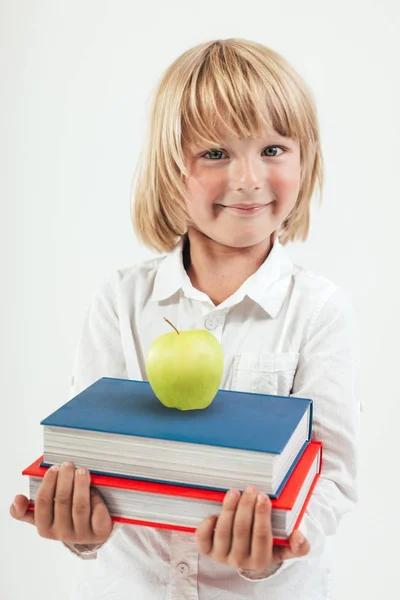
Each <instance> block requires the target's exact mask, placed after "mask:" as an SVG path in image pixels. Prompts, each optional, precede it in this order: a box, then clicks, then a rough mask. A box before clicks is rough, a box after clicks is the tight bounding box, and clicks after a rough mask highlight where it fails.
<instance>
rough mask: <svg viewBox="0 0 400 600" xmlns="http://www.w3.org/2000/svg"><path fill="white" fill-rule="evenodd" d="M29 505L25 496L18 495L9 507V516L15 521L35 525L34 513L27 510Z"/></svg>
mask: <svg viewBox="0 0 400 600" xmlns="http://www.w3.org/2000/svg"><path fill="white" fill-rule="evenodd" d="M29 504H30V501H29V500H28V498H27V497H26V496H23V495H22V494H18V495H17V496H15V498H14V502H13V503H12V504H11V506H10V515H11V516H12V517H13V519H16V520H17V521H23V522H24V523H30V524H31V525H33V524H34V523H35V511H34V510H30V509H29V508H28V506H29Z"/></svg>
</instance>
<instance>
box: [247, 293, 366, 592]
mask: <svg viewBox="0 0 400 600" xmlns="http://www.w3.org/2000/svg"><path fill="white" fill-rule="evenodd" d="M358 359H359V344H358V333H357V324H356V319H355V315H354V311H353V307H352V303H351V301H350V299H349V297H348V295H347V294H346V293H345V291H344V290H341V289H337V290H336V291H335V292H334V293H332V294H331V295H330V296H329V298H328V299H327V300H326V301H322V302H320V304H319V306H318V307H317V309H316V310H315V311H314V314H313V315H312V316H311V319H310V320H309V323H308V326H307V329H306V334H305V337H304V342H303V347H302V348H301V349H300V356H299V362H298V366H297V370H296V374H295V378H294V383H293V389H292V394H291V395H292V396H301V397H305V398H311V399H312V400H313V431H312V439H314V440H318V441H320V442H322V471H321V476H320V478H319V480H318V482H317V485H316V486H315V489H314V493H313V494H312V496H311V498H310V501H309V504H308V507H307V510H306V512H305V514H304V516H303V519H302V521H301V524H300V527H299V529H300V531H301V532H302V533H303V534H304V536H305V537H306V538H307V540H308V541H309V543H310V552H309V553H308V554H307V555H306V556H304V557H299V558H294V559H290V560H286V561H284V562H283V564H282V565H281V566H280V567H279V568H277V569H273V570H272V572H271V571H266V572H264V573H263V572H258V571H243V570H239V575H241V576H242V577H244V578H245V579H248V580H254V581H260V580H262V579H266V578H268V577H276V576H278V575H279V573H281V572H282V571H284V570H285V569H287V568H288V567H290V565H291V564H293V563H294V562H297V561H299V560H304V559H308V558H310V557H313V556H316V555H318V554H320V553H321V552H322V549H323V547H324V543H325V538H326V536H329V535H334V534H336V532H337V528H338V526H339V523H340V521H341V519H342V517H343V515H345V514H346V513H348V512H349V511H350V510H351V509H352V508H353V507H354V505H355V503H356V502H357V494H358V477H357V466H358V452H357V448H358V439H359V424H360V402H359V399H358V394H357V391H356V390H357V382H358V362H359V361H358Z"/></svg>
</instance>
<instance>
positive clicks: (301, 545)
mask: <svg viewBox="0 0 400 600" xmlns="http://www.w3.org/2000/svg"><path fill="white" fill-rule="evenodd" d="M288 542H289V546H274V551H273V556H274V560H276V561H282V560H288V559H289V558H296V557H299V556H305V555H306V554H308V553H309V551H310V544H309V542H308V540H307V539H306V538H305V537H304V535H303V534H302V533H301V531H300V530H298V529H296V530H295V531H293V532H292V533H291V535H290V536H289V539H288Z"/></svg>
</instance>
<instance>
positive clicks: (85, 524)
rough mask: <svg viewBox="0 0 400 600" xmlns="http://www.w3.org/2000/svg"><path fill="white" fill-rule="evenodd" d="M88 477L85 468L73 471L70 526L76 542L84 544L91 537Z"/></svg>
mask: <svg viewBox="0 0 400 600" xmlns="http://www.w3.org/2000/svg"><path fill="white" fill-rule="evenodd" d="M90 511H91V506H90V475H89V471H88V470H87V469H86V468H85V467H78V468H77V469H75V479H74V486H73V496H72V524H73V529H74V531H75V534H76V541H77V543H79V542H80V541H81V543H84V541H87V540H89V539H90V537H91V534H92V532H91V525H90Z"/></svg>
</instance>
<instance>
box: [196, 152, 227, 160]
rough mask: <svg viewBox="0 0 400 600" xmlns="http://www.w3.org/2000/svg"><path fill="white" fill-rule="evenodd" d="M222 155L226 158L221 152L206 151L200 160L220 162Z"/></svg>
mask: <svg viewBox="0 0 400 600" xmlns="http://www.w3.org/2000/svg"><path fill="white" fill-rule="evenodd" d="M223 155H225V156H227V155H226V154H225V152H222V150H214V149H213V150H208V151H207V152H205V153H204V154H202V155H201V156H202V158H207V159H208V160H221V158H223Z"/></svg>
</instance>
